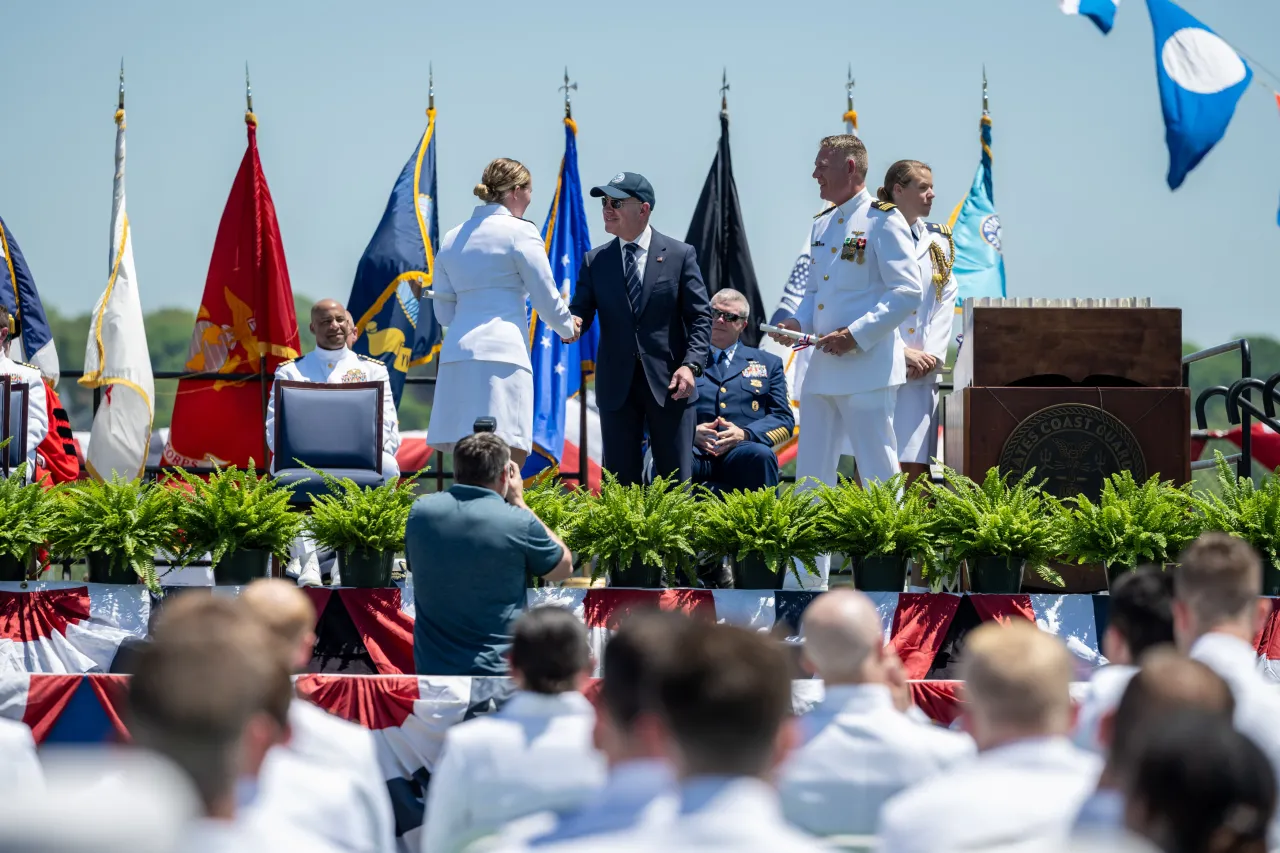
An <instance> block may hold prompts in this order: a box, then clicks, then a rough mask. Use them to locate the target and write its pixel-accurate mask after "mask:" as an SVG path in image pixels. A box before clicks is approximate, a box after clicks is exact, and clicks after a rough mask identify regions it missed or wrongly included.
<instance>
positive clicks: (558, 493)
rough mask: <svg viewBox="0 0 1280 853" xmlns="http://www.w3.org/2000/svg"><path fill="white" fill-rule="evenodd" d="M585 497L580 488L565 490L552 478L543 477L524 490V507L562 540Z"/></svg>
mask: <svg viewBox="0 0 1280 853" xmlns="http://www.w3.org/2000/svg"><path fill="white" fill-rule="evenodd" d="M587 497H589V493H587V492H584V491H582V489H581V488H579V487H574V488H572V489H565V488H564V486H563V485H561V484H560V483H558V482H557V481H556V480H555V478H554V477H544V478H542V479H540V480H538V481H536V482H535V483H533V484H532V485H530V486H528V487H527V488H526V489H525V490H524V503H525V506H527V507H529V510H530V511H531V512H532V513H533V514H534V515H536V516H537V517H538V518H540V519H541V520H542V523H543V524H545V525H546V526H547V527H550V528H551V530H552V531H553V532H554V533H555V534H556V535H557V536H559V537H560V538H562V539H563V538H564V537H565V536H567V535H568V533H569V526H570V525H571V524H573V522H574V519H575V517H576V515H577V513H578V511H579V509H580V508H581V504H582V502H583V500H584V499H585V498H587Z"/></svg>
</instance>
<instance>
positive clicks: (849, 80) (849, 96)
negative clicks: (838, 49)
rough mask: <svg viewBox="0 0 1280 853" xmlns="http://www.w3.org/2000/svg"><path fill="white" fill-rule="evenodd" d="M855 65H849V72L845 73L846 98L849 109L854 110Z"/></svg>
mask: <svg viewBox="0 0 1280 853" xmlns="http://www.w3.org/2000/svg"><path fill="white" fill-rule="evenodd" d="M853 87H854V80H853V63H852V62H850V63H849V70H848V71H846V72H845V77H844V97H845V102H846V105H847V106H846V108H847V109H850V110H851V109H853Z"/></svg>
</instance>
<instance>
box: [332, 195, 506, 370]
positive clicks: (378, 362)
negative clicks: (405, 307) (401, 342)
mask: <svg viewBox="0 0 1280 853" xmlns="http://www.w3.org/2000/svg"><path fill="white" fill-rule="evenodd" d="M526 221H527V220H526ZM356 355H357V356H358V357H359V358H361V359H363V360H364V361H372V362H373V363H374V364H376V365H378V366H379V367H383V366H385V365H383V364H382V359H380V358H374V357H373V356H371V355H362V354H360V353H356Z"/></svg>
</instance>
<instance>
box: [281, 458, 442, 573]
mask: <svg viewBox="0 0 1280 853" xmlns="http://www.w3.org/2000/svg"><path fill="white" fill-rule="evenodd" d="M308 467H310V466H308ZM311 470H312V471H314V472H315V473H317V474H319V475H320V476H321V477H323V478H324V482H325V485H326V486H328V487H329V494H326V495H317V496H316V497H315V498H314V499H313V500H312V503H311V516H310V518H308V519H307V522H306V528H307V530H308V532H310V534H311V536H312V537H313V538H314V539H315V540H316V542H318V543H320V544H321V545H323V546H325V547H326V548H332V549H334V550H335V551H348V552H349V551H354V550H357V549H362V550H366V551H376V552H384V551H391V552H396V551H403V550H404V527H405V522H407V521H408V520H409V510H410V509H411V508H412V507H413V501H414V499H415V498H416V497H417V496H416V495H415V494H414V491H413V483H414V481H415V480H417V475H414V476H413V477H410V478H408V479H404V480H394V479H393V480H389V481H388V482H386V483H384V484H383V485H381V486H366V487H361V486H359V485H357V484H356V483H355V481H354V480H351V479H348V478H345V477H344V478H342V479H337V478H335V477H332V476H330V475H328V474H326V473H324V472H323V471H318V470H316V469H314V468H312V469H311Z"/></svg>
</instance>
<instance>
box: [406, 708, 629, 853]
mask: <svg viewBox="0 0 1280 853" xmlns="http://www.w3.org/2000/svg"><path fill="white" fill-rule="evenodd" d="M595 719H596V715H595V710H594V709H593V708H592V707H591V702H590V701H589V700H588V699H587V698H586V697H585V696H583V695H582V694H581V693H578V692H576V691H570V692H567V693H557V694H555V695H547V694H542V693H533V692H527V691H518V692H517V693H516V694H515V695H514V696H512V697H511V699H510V700H509V701H508V702H507V704H505V705H503V706H502V708H501V709H500V710H498V711H497V712H496V713H494V714H491V715H489V716H487V717H480V718H479V719H475V720H471V721H469V722H465V723H461V724H459V725H456V726H454V727H452V728H450V729H449V731H448V733H447V734H446V735H445V742H444V749H443V753H442V754H441V757H440V762H439V764H438V765H437V766H436V768H435V769H434V770H433V771H432V773H431V784H430V786H428V788H427V805H426V817H425V821H424V826H423V830H422V852H423V853H454V851H457V850H460V849H462V848H463V847H464V846H465V845H467V844H469V843H470V842H472V841H474V840H475V839H477V838H479V837H482V836H486V835H489V834H491V833H493V832H494V831H496V830H498V829H499V828H500V827H501V826H503V825H504V824H506V823H508V822H510V821H513V820H515V819H517V818H521V817H524V816H526V815H530V814H533V813H535V812H541V811H546V810H552V811H556V812H566V811H571V810H573V809H577V808H580V807H582V806H584V805H585V804H586V803H587V802H588V800H590V798H591V797H592V796H594V795H595V793H596V792H597V791H599V790H600V788H601V787H603V785H604V781H605V764H604V758H603V756H601V755H600V753H599V752H597V751H596V749H595V747H593V746H592V742H591V737H592V735H591V733H592V730H593V729H594V728H595Z"/></svg>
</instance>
